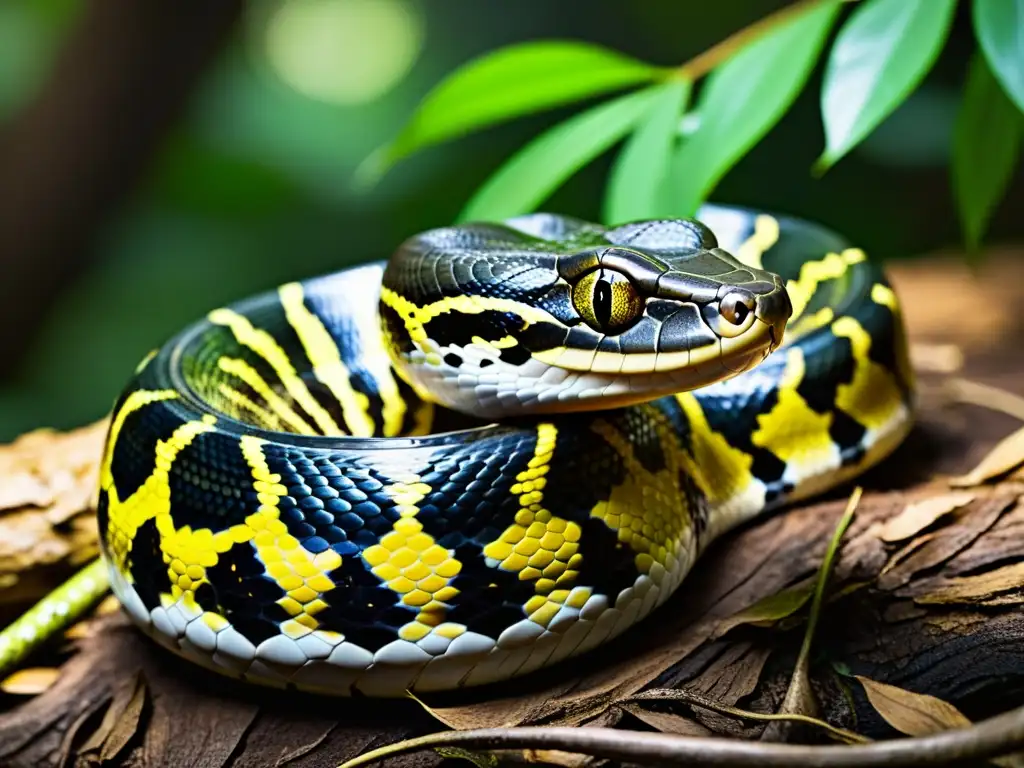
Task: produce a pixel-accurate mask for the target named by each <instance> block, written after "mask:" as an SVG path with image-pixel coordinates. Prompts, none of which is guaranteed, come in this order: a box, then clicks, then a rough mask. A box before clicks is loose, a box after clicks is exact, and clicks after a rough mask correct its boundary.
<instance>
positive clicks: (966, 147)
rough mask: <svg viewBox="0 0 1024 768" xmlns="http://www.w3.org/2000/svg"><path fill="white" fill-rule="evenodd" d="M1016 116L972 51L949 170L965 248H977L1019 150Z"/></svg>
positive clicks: (980, 58) (984, 62)
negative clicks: (965, 244)
mask: <svg viewBox="0 0 1024 768" xmlns="http://www.w3.org/2000/svg"><path fill="white" fill-rule="evenodd" d="M1021 126H1022V122H1021V119H1020V114H1019V113H1018V112H1017V109H1016V108H1015V107H1014V105H1013V102H1011V101H1010V99H1009V98H1008V97H1007V95H1006V92H1005V91H1004V90H1003V89H1002V88H1001V87H1000V86H999V83H998V82H996V79H995V77H994V76H993V73H992V70H991V69H989V65H988V62H987V60H986V57H985V56H983V55H978V54H975V56H974V58H973V59H972V61H971V65H970V69H969V70H968V73H967V84H966V85H965V86H964V95H963V101H962V102H961V104H960V110H959V112H958V114H957V118H956V123H955V125H954V128H953V159H952V164H951V168H950V173H951V175H952V181H953V191H954V193H955V195H956V202H957V209H958V210H959V212H960V222H961V226H962V227H963V231H964V238H965V239H966V241H967V246H968V248H970V249H971V250H975V249H976V248H977V247H978V245H979V243H980V242H981V238H982V236H983V235H984V233H985V229H986V228H987V226H988V222H989V219H990V218H991V217H992V213H993V211H995V209H996V206H997V205H998V204H999V201H1000V200H1001V199H1002V197H1003V194H1004V193H1005V192H1006V186H1007V184H1009V183H1010V179H1011V178H1012V177H1013V172H1014V170H1015V169H1016V164H1017V155H1018V152H1019V151H1020V142H1021Z"/></svg>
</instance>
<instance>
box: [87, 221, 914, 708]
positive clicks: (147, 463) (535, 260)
mask: <svg viewBox="0 0 1024 768" xmlns="http://www.w3.org/2000/svg"><path fill="white" fill-rule="evenodd" d="M913 402H914V389H913V379H912V374H911V372H910V369H909V365H908V358H907V351H906V343H905V339H904V331H903V323H902V319H901V316H900V308H899V304H898V302H897V299H896V296H895V294H894V292H893V290H892V288H891V287H890V286H889V284H888V283H887V282H886V279H885V275H884V273H883V272H882V270H881V269H880V268H879V267H878V266H877V265H876V264H874V263H872V262H871V261H870V260H869V259H867V258H866V256H865V254H864V252H863V251H862V250H860V249H858V248H855V247H853V246H851V245H850V244H848V243H847V242H846V241H845V240H843V239H842V238H840V237H839V236H838V235H836V234H834V233H832V232H831V231H829V230H827V229H825V228H823V227H821V226H818V225H816V224H812V223H810V222H806V221H802V220H799V219H796V218H787V217H782V216H773V215H768V214H764V213H759V212H755V211H749V210H746V209H740V208H733V207H725V206H706V207H705V208H703V209H702V210H701V211H700V212H699V213H698V218H697V219H671V220H669V219H666V220H652V221H642V222H635V223H631V224H625V225H622V226H617V227H614V228H605V227H601V226H598V225H595V224H591V223H587V222H583V221H580V220H577V219H574V218H570V217H565V216H558V215H553V214H532V215H528V216H523V217H518V218H515V219H510V220H508V221H506V222H504V223H500V224H499V223H476V224H465V225H461V226H453V227H443V228H439V229H435V230H431V231H429V232H424V233H421V234H419V235H416V236H414V237H412V238H410V239H409V240H407V241H406V242H405V243H403V244H402V245H401V247H400V248H398V249H397V251H396V252H395V253H394V254H393V255H392V256H391V258H390V259H389V260H388V261H387V262H373V263H368V264H364V265H362V266H358V267H353V268H349V269H345V270H342V271H339V272H336V273H334V274H329V275H325V276H321V277H317V278H313V279H309V280H305V281H301V282H293V283H288V284H286V285H282V286H281V287H279V288H278V289H277V290H274V291H270V292H267V293H265V294H262V295H258V296H255V297H252V298H249V299H247V300H245V301H242V302H240V303H238V304H233V305H230V306H226V307H221V308H218V309H216V310H214V311H213V312H211V313H209V315H208V316H207V317H205V318H203V319H201V320H199V321H197V322H196V323H194V324H192V325H190V326H189V327H188V328H186V329H185V330H183V331H182V332H181V333H180V334H178V335H177V336H176V337H175V338H173V339H171V340H170V341H168V342H167V343H166V344H165V345H164V346H163V347H161V348H160V349H158V350H155V351H154V352H153V353H151V354H150V355H149V356H148V357H147V358H146V359H145V360H144V361H143V362H142V363H141V364H140V365H139V367H138V369H137V370H136V372H135V374H134V376H133V378H132V379H131V380H130V382H129V384H128V385H127V386H126V388H125V389H124V392H123V394H122V395H121V396H120V398H119V399H118V401H117V402H116V404H115V407H114V410H113V417H112V420H111V426H110V429H109V434H108V437H107V442H106V447H105V450H104V455H103V459H102V463H101V469H100V490H99V496H98V518H99V527H100V533H101V542H102V548H103V555H104V561H105V563H106V566H107V576H108V578H109V582H110V585H111V587H112V589H113V591H114V593H115V594H116V596H117V597H118V598H119V600H120V602H121V604H122V605H123V607H124V609H125V610H126V612H127V614H128V615H129V616H130V617H131V618H132V619H133V621H134V622H135V623H136V624H137V625H138V626H139V627H140V628H141V629H142V630H143V631H144V632H145V633H146V634H148V635H150V636H151V637H152V638H154V639H155V640H156V641H157V642H158V643H160V644H161V645H163V646H165V647H167V648H169V649H170V650H171V651H173V652H174V653H177V654H179V655H181V656H183V657H185V658H187V659H189V660H191V661H193V662H195V663H196V664H199V665H201V666H202V667H205V668H207V669H209V670H213V671H216V672H218V673H222V674H226V675H229V676H233V677H237V678H242V679H245V680H248V681H252V682H255V683H259V684H264V685H270V686H278V687H295V688H299V689H302V690H307V691H313V692H318V693H326V694H333V695H342V696H354V695H365V696H382V697H387V696H401V695H404V694H405V693H406V692H407V691H415V692H424V691H436V690H446V689H454V688H459V687H470V686H477V685H482V684H487V683H494V682H497V681H501V680H506V679H509V678H511V677H514V676H519V675H523V674H526V673H528V672H531V671H535V670H538V669H540V668H546V667H548V666H549V665H553V664H555V663H557V662H559V661H562V660H564V659H567V658H570V657H577V656H579V655H580V654H582V653H584V652H586V651H587V650H590V649H593V648H595V647H597V646H600V645H602V644H604V643H606V642H607V641H609V640H610V639H612V638H614V637H616V636H619V635H621V634H622V633H623V632H625V631H626V630H628V629H630V628H633V627H637V626H638V625H639V626H640V627H641V628H642V626H643V625H642V620H643V619H644V618H645V617H647V616H648V615H649V614H651V613H652V612H654V611H656V610H657V609H659V606H661V605H662V604H663V603H665V601H666V600H667V599H668V598H669V597H670V596H671V595H672V594H673V593H674V592H676V591H677V590H678V588H679V587H680V585H681V584H685V576H686V575H687V573H688V572H689V571H690V570H691V568H692V566H693V564H694V562H695V561H696V560H697V558H698V556H699V555H700V553H701V552H702V551H704V550H705V549H706V548H707V546H708V545H709V544H710V543H711V542H712V541H713V540H714V539H715V538H716V537H717V536H719V535H721V534H722V533H724V532H726V531H728V530H730V529H732V528H734V527H735V526H737V525H740V524H742V523H744V522H745V521H748V520H750V519H752V518H754V517H756V516H758V515H761V514H763V513H766V512H768V511H770V510H773V509H775V508H777V507H779V506H781V505H783V504H787V503H791V502H793V501H795V500H798V499H803V498H806V497H808V496H810V495H813V494H817V493H821V492H823V491H825V490H827V489H830V488H833V487H836V486H837V485H839V484H841V483H843V482H847V481H849V480H850V479H851V478H853V477H855V476H856V475H858V474H859V473H861V472H863V471H864V470H865V469H866V468H867V467H869V466H871V465H873V464H875V463H877V462H878V461H880V460H881V459H882V458H884V457H885V456H887V455H888V454H889V453H890V452H891V451H892V450H893V449H894V448H895V447H896V446H897V445H898V444H899V442H900V441H901V440H902V438H903V437H904V436H905V434H906V433H907V431H908V430H909V428H910V425H911V421H912V413H913ZM684 588H685V587H684ZM638 631H642V629H638Z"/></svg>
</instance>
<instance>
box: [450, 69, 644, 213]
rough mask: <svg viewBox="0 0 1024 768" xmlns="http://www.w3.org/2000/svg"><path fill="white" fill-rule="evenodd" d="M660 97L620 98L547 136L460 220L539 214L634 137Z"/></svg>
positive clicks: (501, 173)
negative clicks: (581, 173)
mask: <svg viewBox="0 0 1024 768" xmlns="http://www.w3.org/2000/svg"><path fill="white" fill-rule="evenodd" d="M656 92H657V91H656V90H655V89H654V88H647V89H644V90H642V91H639V92H636V93H630V94H627V95H625V96H620V97H619V98H617V99H614V100H612V101H608V102H605V103H603V104H599V105H598V106H596V107H591V108H590V109H588V110H587V111H585V112H582V113H580V114H578V115H576V116H575V117H571V118H569V119H568V120H566V121H565V122H562V123H559V124H558V125H556V126H555V127H554V128H551V129H549V130H548V131H546V132H545V133H542V134H541V135H540V136H538V137H537V138H536V139H534V140H533V141H531V142H530V143H529V144H527V145H526V146H525V147H523V149H521V150H520V151H519V152H518V153H516V154H515V155H513V156H512V158H511V159H509V160H508V161H507V162H506V163H505V164H504V165H503V166H502V167H501V168H499V169H498V170H497V172H496V173H495V174H494V175H493V176H491V178H490V179H488V180H487V182H486V183H485V184H484V185H483V186H482V187H481V188H480V189H479V191H478V192H477V193H476V194H475V195H474V196H473V199H472V200H470V201H469V204H468V205H467V206H466V208H465V210H463V212H462V215H461V216H460V217H459V218H460V219H461V220H463V221H468V220H474V221H481V220H497V219H504V218H508V217H510V216H515V215H517V214H519V213H523V212H528V211H532V210H534V208H535V207H536V206H537V205H539V204H540V203H542V202H543V201H544V200H545V199H546V198H547V196H548V195H549V194H551V192H553V191H554V190H555V189H557V188H558V187H559V186H561V184H562V183H563V182H564V181H565V180H566V179H568V178H569V177H570V176H572V174H574V173H575V172H576V171H577V170H579V169H580V168H581V167H583V166H584V165H586V164H587V163H589V162H590V161H591V160H593V159H594V158H595V157H597V156H598V155H600V154H601V153H602V152H604V151H605V150H606V149H608V148H609V147H610V146H611V145H612V144H614V143H615V142H617V141H619V140H620V139H621V138H622V137H623V136H625V135H626V134H627V133H629V132H630V131H631V130H632V129H633V128H634V127H635V126H636V124H637V123H638V122H639V121H640V118H641V117H643V115H644V113H645V112H646V111H647V109H648V108H649V107H650V105H651V102H652V100H653V97H654V96H655V94H656Z"/></svg>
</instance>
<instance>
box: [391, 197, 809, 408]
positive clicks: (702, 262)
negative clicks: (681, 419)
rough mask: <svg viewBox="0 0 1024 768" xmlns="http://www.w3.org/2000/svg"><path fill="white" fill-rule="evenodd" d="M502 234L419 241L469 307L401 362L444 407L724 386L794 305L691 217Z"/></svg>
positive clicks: (564, 224)
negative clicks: (433, 362)
mask: <svg viewBox="0 0 1024 768" xmlns="http://www.w3.org/2000/svg"><path fill="white" fill-rule="evenodd" d="M505 227H506V228H505V229H503V228H502V227H500V226H498V225H467V226H465V227H462V228H453V229H449V230H446V231H444V232H443V233H441V234H436V235H432V236H431V239H430V241H429V242H424V243H420V244H419V248H420V250H419V253H421V254H424V258H425V259H429V260H431V261H430V264H431V267H430V271H431V272H432V274H436V275H443V276H444V281H448V282H451V283H453V284H457V290H458V291H460V292H462V294H463V296H462V298H460V299H458V300H457V301H461V302H463V303H464V304H467V305H469V304H472V305H473V306H471V307H467V310H468V311H466V312H463V313H461V314H460V313H459V312H458V308H457V307H455V306H454V304H456V303H457V301H456V300H449V299H446V300H445V303H446V311H445V316H444V318H443V322H442V318H439V319H438V320H437V321H434V320H432V321H431V322H432V323H433V324H434V327H435V328H437V331H436V332H434V333H431V332H429V331H430V330H432V329H427V331H428V332H425V333H423V334H421V335H422V336H425V337H427V341H426V344H433V343H435V342H437V344H436V346H437V349H433V348H426V347H424V348H423V349H422V350H421V351H420V352H421V353H422V354H420V353H414V354H412V355H411V356H409V357H407V358H406V361H407V362H406V366H405V370H406V371H407V372H408V373H410V374H411V376H410V378H413V379H417V378H420V379H423V380H424V383H426V381H427V380H428V379H429V380H430V383H429V386H425V387H424V391H427V390H429V391H430V393H431V396H433V393H441V395H439V399H441V401H442V402H443V403H444V404H446V405H448V406H449V407H453V408H455V409H457V410H462V411H469V412H475V413H477V414H480V415H486V416H488V417H492V416H499V415H510V414H521V413H530V412H532V413H545V412H553V411H571V410H594V409H603V408H611V407H619V406H623V405H630V404H633V403H637V402H643V401H646V400H652V399H654V398H656V397H661V396H663V395H666V394H673V393H677V392H681V391H685V390H690V389H695V388H698V387H702V386H706V385H708V384H712V383H715V382H718V381H722V380H724V379H728V378H731V377H733V376H735V375H737V374H739V373H742V372H744V371H747V370H749V369H751V368H753V367H754V366H756V365H758V364H759V363H760V362H761V361H763V360H764V359H765V358H766V357H767V356H768V355H769V354H770V353H771V352H773V351H774V350H775V349H777V348H778V347H779V345H780V344H781V343H782V341H783V335H784V332H785V328H786V323H787V322H788V320H789V318H790V316H791V315H792V312H793V308H792V305H791V303H790V299H789V295H788V294H787V292H786V288H785V285H784V284H783V281H782V278H781V277H780V276H779V275H776V274H774V273H772V272H768V271H765V270H763V269H759V268H756V267H754V266H750V265H748V264H744V263H742V262H741V261H739V260H738V259H737V258H736V257H735V256H734V255H732V254H731V253H729V252H727V251H726V250H724V249H722V248H720V247H719V246H718V241H717V239H716V238H715V235H714V234H713V233H712V232H711V230H710V229H709V228H708V227H707V226H705V225H704V224H702V223H700V222H699V221H696V220H692V219H662V220H655V221H642V222H635V223H632V224H626V225H623V226H620V227H617V228H614V229H608V230H605V229H603V228H600V227H596V226H595V225H591V224H586V223H584V222H577V221H575V220H573V219H567V218H566V217H559V216H551V215H548V214H536V215H533V216H529V217H523V218H520V219H514V220H511V221H509V222H506V225H505ZM437 254H441V255H440V256H438V255H437ZM421 262H423V263H425V262H424V260H423V259H421ZM460 270H461V273H462V275H464V277H462V278H460V277H459V272H460ZM449 274H450V275H452V277H450V278H449V277H448V275H449ZM428 277H429V276H428ZM396 282H397V281H396ZM404 282H406V283H411V282H412V280H410V279H408V278H406V279H405V281H404ZM427 282H429V280H428V279H424V278H422V277H421V278H417V285H422V284H424V283H427ZM453 290H455V288H454V286H453ZM435 306H436V304H435ZM472 313H476V314H472ZM485 318H486V322H485ZM491 326H493V328H492V327H491ZM491 336H493V337H494V338H490V337H491ZM463 339H465V340H469V341H470V343H469V344H466V343H464V341H463V342H462V343H460V344H456V345H455V346H451V345H450V344H449V345H448V346H445V345H444V343H443V342H444V341H445V340H447V341H448V342H451V341H453V340H460V341H461V340H463ZM488 345H490V346H491V347H493V349H491V350H488V349H487V347H488ZM479 350H483V352H482V353H481V352H480V351H479ZM431 353H433V359H434V360H438V359H440V360H441V361H442V363H441V364H440V365H437V366H434V367H433V369H431V366H430V363H429V359H430V357H431ZM492 353H493V354H492ZM481 354H482V357H481ZM478 358H479V359H478ZM445 360H448V361H456V362H458V366H457V367H455V368H454V370H451V371H448V370H446V369H445V363H444V361H445ZM416 361H421V362H419V363H417V362H416Z"/></svg>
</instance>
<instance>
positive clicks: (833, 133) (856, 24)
mask: <svg viewBox="0 0 1024 768" xmlns="http://www.w3.org/2000/svg"><path fill="white" fill-rule="evenodd" d="M955 9H956V0H867V2H863V3H861V4H860V5H859V6H858V7H857V9H856V10H855V11H854V12H853V14H852V15H851V16H850V18H849V19H848V20H847V22H846V24H845V25H843V28H842V30H841V31H840V32H839V34H838V35H837V36H836V40H835V42H834V43H833V45H832V50H831V52H830V54H829V58H828V65H827V68H826V70H825V81H824V86H823V88H822V94H821V114H822V118H823V119H824V122H825V152H824V154H823V155H822V156H821V159H820V160H819V161H818V166H819V168H821V169H824V168H827V167H829V166H831V165H833V164H835V162H836V161H837V160H839V159H840V158H841V157H842V156H843V155H845V154H846V153H847V152H849V151H850V150H851V149H852V148H853V147H855V146H857V144H859V143H860V142H861V141H863V140H864V138H865V137H866V136H867V135H868V134H869V133H871V131H873V130H874V129H875V128H876V127H878V125H879V124H880V123H881V122H882V121H883V120H884V119H885V118H886V117H888V116H889V115H890V114H891V113H892V112H893V110H895V109H896V107H898V106H899V105H900V104H902V103H903V102H904V101H905V100H906V98H907V96H909V95H910V93H911V92H912V91H913V90H914V89H915V88H917V86H918V85H919V84H920V83H921V81H922V80H923V79H924V77H925V75H927V74H928V71H929V70H930V69H931V68H932V65H933V64H934V63H935V59H936V58H938V55H939V51H940V50H941V49H942V46H943V44H944V43H945V42H946V37H947V36H948V34H949V27H950V23H951V22H952V20H953V11H954V10H955Z"/></svg>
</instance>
